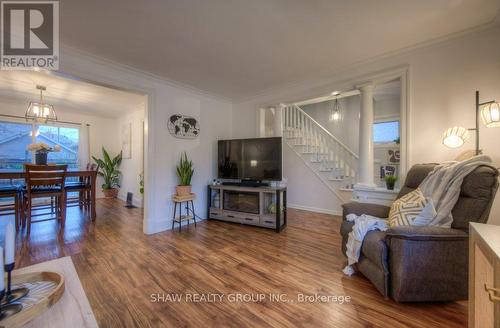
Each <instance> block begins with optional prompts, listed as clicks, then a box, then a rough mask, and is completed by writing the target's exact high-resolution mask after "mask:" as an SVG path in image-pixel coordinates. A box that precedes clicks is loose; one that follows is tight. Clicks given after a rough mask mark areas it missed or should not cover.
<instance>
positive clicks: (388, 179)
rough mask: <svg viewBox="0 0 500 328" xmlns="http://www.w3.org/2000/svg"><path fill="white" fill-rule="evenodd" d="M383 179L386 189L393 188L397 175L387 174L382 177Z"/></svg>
mask: <svg viewBox="0 0 500 328" xmlns="http://www.w3.org/2000/svg"><path fill="white" fill-rule="evenodd" d="M384 180H385V185H386V186H387V189H388V190H394V185H395V184H396V181H398V177H397V176H395V175H392V174H388V175H386V176H385V177H384Z"/></svg>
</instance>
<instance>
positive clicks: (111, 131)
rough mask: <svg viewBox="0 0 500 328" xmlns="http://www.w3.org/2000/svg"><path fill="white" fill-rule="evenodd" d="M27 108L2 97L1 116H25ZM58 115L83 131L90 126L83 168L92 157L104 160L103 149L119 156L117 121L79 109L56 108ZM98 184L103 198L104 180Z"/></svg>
mask: <svg viewBox="0 0 500 328" xmlns="http://www.w3.org/2000/svg"><path fill="white" fill-rule="evenodd" d="M26 107H27V101H23V100H18V99H12V98H5V97H0V108H1V109H0V113H1V114H7V115H15V116H24V112H25V111H26ZM102 110H103V111H104V110H105V106H103V108H102ZM56 113H57V118H58V120H59V121H66V122H74V123H81V124H82V127H81V128H82V129H85V128H86V125H87V124H89V125H90V126H89V127H88V131H89V133H88V134H89V135H88V138H89V146H88V147H89V151H88V152H89V158H80V162H81V165H82V166H83V167H85V166H86V165H87V162H89V161H90V162H92V163H93V160H92V157H91V156H96V157H98V158H102V150H101V149H102V147H104V148H106V150H108V151H109V152H110V153H111V154H118V152H119V151H120V148H121V145H120V139H119V138H115V137H114V136H118V135H119V130H118V124H117V120H116V119H113V118H107V117H102V116H96V115H90V114H85V113H82V112H81V111H80V110H79V108H77V107H74V108H69V107H61V106H58V107H56ZM0 120H6V118H2V117H0ZM71 126H72V125H71ZM75 127H78V126H75ZM110 136H113V137H110ZM81 137H82V138H84V137H85V136H84V135H81ZM97 183H98V188H97V197H99V198H101V197H103V196H104V195H103V194H102V190H101V188H100V185H101V184H102V179H101V178H100V177H99V178H98V181H97Z"/></svg>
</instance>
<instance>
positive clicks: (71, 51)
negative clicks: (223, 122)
mask: <svg viewBox="0 0 500 328" xmlns="http://www.w3.org/2000/svg"><path fill="white" fill-rule="evenodd" d="M61 50H62V51H61V52H62V55H65V56H66V55H70V56H77V57H82V58H84V59H85V60H88V61H90V62H93V63H97V64H102V65H106V66H108V67H111V68H112V69H114V70H117V71H120V72H123V73H125V74H132V75H139V76H140V77H141V78H143V79H146V80H149V81H151V82H155V83H160V84H166V85H168V86H170V87H173V88H178V89H182V90H184V91H187V92H190V93H193V94H196V95H198V96H202V97H206V98H210V99H213V100H217V101H222V102H225V103H228V104H232V103H233V101H232V99H231V98H227V97H224V96H222V95H218V94H215V93H211V92H208V91H204V90H201V89H198V88H196V87H193V86H191V85H188V84H184V83H181V82H178V81H175V80H171V79H168V78H166V77H163V76H159V75H156V74H154V73H150V72H147V71H143V70H140V69H137V68H135V67H132V66H129V65H126V64H123V63H120V62H117V61H114V60H111V59H109V58H106V57H101V56H97V55H95V54H92V53H89V52H86V51H84V50H81V49H78V48H74V47H72V46H68V45H66V44H61ZM55 74H57V75H61V76H66V77H67V78H73V79H74V78H76V79H79V78H78V77H75V76H68V74H66V73H64V71H62V72H61V71H60V72H58V73H55ZM84 81H85V80H84ZM87 82H90V83H95V82H94V81H87ZM110 87H113V86H110ZM125 91H129V92H134V90H125Z"/></svg>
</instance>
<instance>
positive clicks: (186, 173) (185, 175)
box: [175, 152, 194, 196]
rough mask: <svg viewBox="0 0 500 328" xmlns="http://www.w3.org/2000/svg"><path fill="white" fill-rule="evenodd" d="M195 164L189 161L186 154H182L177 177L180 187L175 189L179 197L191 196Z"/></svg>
mask: <svg viewBox="0 0 500 328" xmlns="http://www.w3.org/2000/svg"><path fill="white" fill-rule="evenodd" d="M193 173H194V169H193V162H192V161H190V160H188V158H187V154H186V152H184V153H182V155H181V160H180V161H179V165H177V176H178V177H179V185H177V186H176V187H175V193H176V194H177V196H187V195H190V194H191V178H192V177H193Z"/></svg>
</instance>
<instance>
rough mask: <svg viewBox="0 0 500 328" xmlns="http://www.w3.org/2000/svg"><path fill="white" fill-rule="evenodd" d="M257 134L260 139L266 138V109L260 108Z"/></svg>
mask: <svg viewBox="0 0 500 328" xmlns="http://www.w3.org/2000/svg"><path fill="white" fill-rule="evenodd" d="M257 133H258V136H259V137H265V136H266V109H265V108H259V111H258V115H257Z"/></svg>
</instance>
